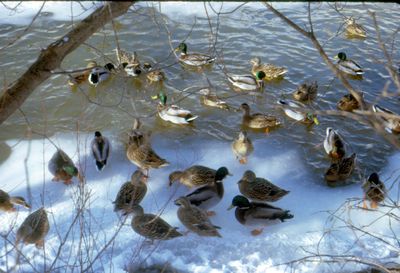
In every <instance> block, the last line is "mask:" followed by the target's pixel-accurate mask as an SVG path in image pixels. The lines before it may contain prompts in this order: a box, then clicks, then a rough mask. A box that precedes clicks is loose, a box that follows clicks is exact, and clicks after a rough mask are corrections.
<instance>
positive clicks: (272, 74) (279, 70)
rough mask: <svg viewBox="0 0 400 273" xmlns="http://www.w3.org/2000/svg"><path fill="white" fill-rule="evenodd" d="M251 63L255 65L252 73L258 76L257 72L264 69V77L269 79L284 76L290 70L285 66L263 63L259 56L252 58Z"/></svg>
mask: <svg viewBox="0 0 400 273" xmlns="http://www.w3.org/2000/svg"><path fill="white" fill-rule="evenodd" d="M250 63H251V64H252V65H253V67H252V68H251V73H252V74H253V75H254V76H256V75H257V72H259V71H262V72H264V73H265V77H264V78H263V79H264V80H267V81H270V80H274V79H277V78H280V77H283V76H284V75H285V74H286V73H287V72H288V70H287V69H286V68H284V67H279V66H275V65H273V64H262V63H261V59H260V58H258V57H255V58H253V59H251V60H250Z"/></svg>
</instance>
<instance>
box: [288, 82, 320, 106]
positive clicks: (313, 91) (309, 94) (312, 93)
mask: <svg viewBox="0 0 400 273" xmlns="http://www.w3.org/2000/svg"><path fill="white" fill-rule="evenodd" d="M317 93H318V83H317V81H315V82H313V83H312V84H307V83H302V84H301V85H299V86H298V87H297V89H296V91H294V93H293V98H294V99H295V100H298V101H310V100H313V99H315V98H316V97H317Z"/></svg>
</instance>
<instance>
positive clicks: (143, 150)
mask: <svg viewBox="0 0 400 273" xmlns="http://www.w3.org/2000/svg"><path fill="white" fill-rule="evenodd" d="M126 157H127V158H128V159H129V161H131V162H132V163H133V164H135V165H136V166H138V167H139V168H140V169H142V170H145V171H146V175H147V174H148V170H149V169H150V168H153V169H158V168H162V167H165V166H168V165H169V162H168V161H166V160H165V159H163V158H161V157H160V156H159V155H158V154H156V152H155V151H154V150H153V148H152V147H151V144H150V142H149V141H144V142H141V141H133V142H132V143H130V144H129V146H128V149H127V150H126Z"/></svg>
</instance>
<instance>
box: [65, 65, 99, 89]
mask: <svg viewBox="0 0 400 273" xmlns="http://www.w3.org/2000/svg"><path fill="white" fill-rule="evenodd" d="M96 66H97V63H96V62H95V61H90V62H89V63H88V64H87V66H86V68H87V70H85V71H84V72H82V73H77V74H73V75H71V78H70V79H69V80H68V84H69V85H70V86H77V85H79V84H82V83H84V82H86V81H87V80H88V77H89V74H90V71H91V69H93V68H94V67H96Z"/></svg>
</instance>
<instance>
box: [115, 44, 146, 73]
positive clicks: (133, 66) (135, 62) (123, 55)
mask: <svg viewBox="0 0 400 273" xmlns="http://www.w3.org/2000/svg"><path fill="white" fill-rule="evenodd" d="M116 54H117V60H118V62H119V63H120V65H121V66H122V68H123V69H124V70H125V72H126V74H127V75H128V76H132V77H138V76H139V75H140V74H141V73H142V69H141V68H140V61H139V58H138V56H137V54H136V52H133V54H131V53H129V52H126V51H124V50H121V49H118V48H117V49H116Z"/></svg>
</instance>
